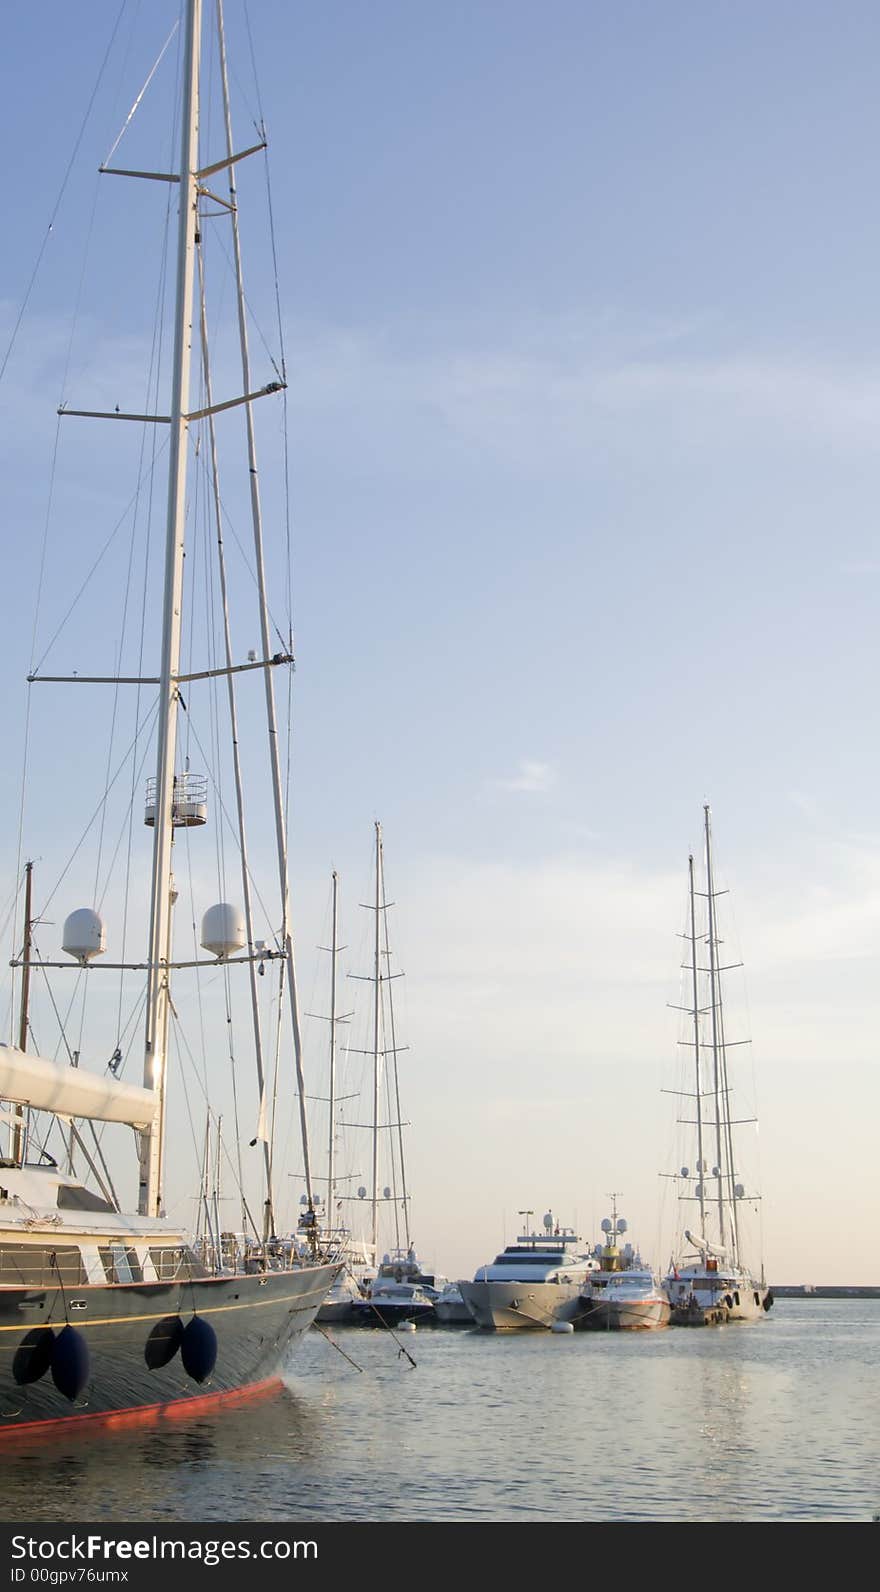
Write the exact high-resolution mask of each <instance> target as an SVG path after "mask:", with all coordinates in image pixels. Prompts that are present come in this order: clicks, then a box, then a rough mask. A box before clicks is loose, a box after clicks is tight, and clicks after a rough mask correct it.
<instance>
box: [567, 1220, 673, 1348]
mask: <svg viewBox="0 0 880 1592" xmlns="http://www.w3.org/2000/svg"><path fill="white" fill-rule="evenodd" d="M610 1199H611V1215H610V1216H606V1217H605V1218H604V1220H603V1222H602V1232H603V1233H604V1235H605V1243H604V1244H603V1245H599V1244H597V1245H596V1248H595V1249H594V1251H593V1254H594V1255H595V1257H596V1259H597V1261H598V1262H599V1267H598V1270H597V1271H594V1272H592V1273H591V1275H590V1277H589V1279H588V1281H587V1286H586V1288H585V1290H584V1293H583V1296H582V1304H583V1311H582V1313H581V1315H580V1316H579V1317H578V1318H577V1319H576V1321H575V1326H577V1327H585V1328H588V1329H590V1330H596V1329H600V1330H606V1331H607V1330H608V1329H620V1328H633V1327H665V1326H668V1324H669V1315H670V1309H669V1300H668V1299H667V1297H666V1294H665V1293H664V1291H663V1289H662V1288H661V1287H660V1285H659V1283H658V1282H657V1279H656V1278H655V1276H654V1273H653V1272H652V1271H651V1270H650V1268H649V1267H647V1266H645V1264H644V1262H643V1261H642V1257H641V1255H640V1254H639V1252H638V1250H637V1249H634V1248H633V1246H632V1244H630V1243H625V1244H622V1245H621V1244H620V1243H619V1240H620V1239H621V1238H622V1237H623V1235H624V1233H625V1232H626V1230H627V1223H626V1220H625V1219H624V1217H622V1216H618V1214H617V1195H616V1194H612V1195H610Z"/></svg>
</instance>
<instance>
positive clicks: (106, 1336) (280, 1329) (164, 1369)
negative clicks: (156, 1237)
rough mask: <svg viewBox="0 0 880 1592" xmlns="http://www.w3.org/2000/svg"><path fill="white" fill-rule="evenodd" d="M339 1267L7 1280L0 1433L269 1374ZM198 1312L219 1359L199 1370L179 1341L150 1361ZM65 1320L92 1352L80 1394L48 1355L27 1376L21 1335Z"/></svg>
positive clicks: (174, 1400)
mask: <svg viewBox="0 0 880 1592" xmlns="http://www.w3.org/2000/svg"><path fill="white" fill-rule="evenodd" d="M337 1270H338V1267H337V1266H335V1265H329V1266H308V1267H302V1268H296V1269H292V1270H289V1271H277V1272H276V1271H268V1272H263V1273H248V1274H246V1275H237V1276H222V1277H209V1278H201V1279H194V1280H192V1281H189V1280H186V1281H184V1280H178V1281H176V1282H173V1283H158V1282H145V1283H115V1284H105V1285H100V1284H96V1285H90V1286H81V1287H78V1288H76V1287H74V1288H68V1289H66V1290H65V1294H64V1295H63V1294H62V1292H61V1290H60V1289H55V1288H47V1289H40V1288H28V1287H2V1288H0V1441H2V1439H3V1436H4V1434H6V1433H8V1432H13V1431H22V1430H26V1429H27V1428H28V1427H35V1428H37V1427H41V1426H42V1427H47V1426H48V1427H51V1426H52V1425H53V1423H55V1422H61V1421H64V1422H65V1424H66V1425H70V1424H71V1423H74V1424H75V1422H76V1420H77V1419H84V1418H88V1417H92V1418H94V1417H100V1416H105V1417H109V1416H113V1415H119V1414H123V1413H129V1414H132V1415H135V1414H137V1413H138V1412H146V1411H153V1412H155V1411H161V1410H162V1409H165V1408H166V1407H169V1406H185V1405H186V1404H188V1403H193V1402H195V1401H198V1403H200V1404H204V1401H205V1399H206V1398H209V1399H221V1398H223V1397H225V1396H232V1395H235V1394H239V1393H243V1392H244V1391H245V1390H247V1389H259V1388H260V1387H262V1386H264V1385H266V1384H268V1383H271V1382H272V1381H273V1380H275V1379H277V1378H278V1376H279V1373H280V1371H281V1368H282V1365H283V1363H284V1360H285V1358H286V1355H287V1353H288V1351H289V1349H290V1347H291V1345H292V1344H294V1343H295V1342H296V1340H297V1339H298V1338H299V1337H301V1336H302V1334H303V1332H305V1331H306V1329H307V1328H308V1327H309V1326H310V1325H311V1323H312V1321H313V1320H314V1318H315V1315H316V1313H317V1311H318V1307H319V1305H320V1304H321V1301H322V1299H323V1298H324V1296H325V1295H326V1293H327V1291H328V1289H329V1287H330V1286H331V1284H332V1282H333V1279H334V1277H335V1275H336V1272H337ZM65 1295H66V1297H65ZM195 1315H197V1316H198V1317H199V1318H200V1319H201V1320H203V1321H204V1322H207V1323H208V1325H209V1326H210V1327H211V1328H212V1329H213V1332H214V1334H215V1335H216V1349H217V1355H216V1361H215V1363H214V1365H213V1368H211V1369H210V1371H209V1372H208V1373H207V1374H205V1375H204V1376H203V1378H202V1380H201V1381H198V1380H196V1379H195V1378H194V1377H193V1376H191V1375H189V1374H188V1373H187V1371H186V1369H185V1367H184V1365H183V1362H182V1357H181V1352H180V1350H179V1349H178V1350H177V1351H176V1352H175V1353H174V1354H173V1357H172V1358H171V1359H170V1360H169V1361H168V1363H167V1364H165V1365H156V1364H155V1363H154V1364H153V1368H151V1367H150V1365H149V1364H148V1363H147V1354H148V1353H149V1354H150V1357H151V1359H152V1360H153V1361H154V1362H155V1360H156V1358H157V1340H160V1342H161V1341H167V1333H168V1326H169V1324H173V1323H174V1322H175V1321H179V1322H180V1323H181V1324H182V1326H183V1327H185V1326H186V1325H187V1323H188V1322H189V1321H190V1320H191V1319H192V1318H193V1317H194V1316H195ZM66 1322H69V1323H70V1325H71V1326H73V1327H74V1328H75V1329H76V1332H77V1333H78V1334H79V1337H80V1340H82V1342H84V1344H85V1347H86V1350H87V1353H88V1377H87V1380H86V1382H85V1386H84V1387H83V1389H82V1392H81V1393H79V1394H78V1395H77V1396H76V1397H75V1398H73V1399H70V1398H67V1397H65V1396H64V1394H63V1393H61V1392H59V1390H58V1388H57V1387H56V1386H55V1383H54V1382H53V1379H52V1373H51V1370H50V1369H49V1367H48V1365H47V1366H46V1368H45V1370H44V1371H43V1374H42V1375H40V1376H39V1378H38V1379H37V1380H36V1381H29V1380H23V1378H27V1377H28V1375H29V1374H30V1373H31V1372H32V1371H33V1370H34V1369H37V1370H38V1369H39V1366H38V1365H35V1362H34V1361H33V1360H30V1359H29V1354H28V1345H27V1344H25V1343H24V1341H23V1340H25V1338H29V1339H31V1340H32V1339H33V1336H34V1335H35V1334H38V1333H40V1332H41V1331H42V1330H44V1329H45V1328H47V1327H48V1328H50V1329H51V1330H52V1331H53V1332H54V1333H55V1334H56V1336H57V1335H58V1334H60V1332H61V1330H62V1329H63V1328H64V1326H65V1323H66ZM151 1334H153V1337H152V1339H151ZM163 1334H165V1339H164V1340H163ZM148 1342H149V1343H150V1349H149V1350H148ZM159 1357H161V1353H160V1355H159ZM197 1369H198V1368H197Z"/></svg>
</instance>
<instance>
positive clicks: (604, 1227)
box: [599, 1216, 611, 1233]
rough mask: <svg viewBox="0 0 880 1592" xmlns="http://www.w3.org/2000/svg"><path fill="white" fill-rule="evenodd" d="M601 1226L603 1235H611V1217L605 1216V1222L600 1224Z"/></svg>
mask: <svg viewBox="0 0 880 1592" xmlns="http://www.w3.org/2000/svg"><path fill="white" fill-rule="evenodd" d="M599 1225H600V1227H601V1229H602V1231H603V1233H610V1232H611V1218H610V1217H608V1216H605V1217H604V1218H603V1220H602V1221H601V1222H600V1223H599Z"/></svg>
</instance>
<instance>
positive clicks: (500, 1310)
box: [458, 1211, 598, 1332]
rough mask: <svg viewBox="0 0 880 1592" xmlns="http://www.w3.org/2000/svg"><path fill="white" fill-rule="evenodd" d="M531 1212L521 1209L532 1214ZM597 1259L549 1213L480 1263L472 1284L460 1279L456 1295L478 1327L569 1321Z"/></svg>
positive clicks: (579, 1309)
mask: <svg viewBox="0 0 880 1592" xmlns="http://www.w3.org/2000/svg"><path fill="white" fill-rule="evenodd" d="M531 1214H532V1212H531V1211H527V1212H520V1215H528V1216H531ZM596 1270H598V1261H597V1260H596V1259H595V1257H594V1256H593V1255H592V1254H591V1253H590V1252H589V1250H588V1249H585V1248H584V1242H583V1239H581V1238H579V1237H578V1235H577V1233H575V1231H574V1229H573V1228H571V1227H563V1228H561V1229H560V1227H559V1223H558V1222H557V1221H556V1219H555V1218H554V1216H553V1213H552V1211H548V1212H547V1214H546V1216H545V1217H544V1231H543V1233H536V1232H534V1231H531V1232H526V1233H523V1234H522V1235H521V1236H520V1237H519V1238H518V1239H517V1240H516V1243H515V1244H508V1246H507V1248H506V1249H505V1250H503V1251H502V1253H501V1254H500V1255H496V1256H495V1259H494V1260H493V1261H491V1262H489V1264H488V1265H486V1266H481V1267H480V1268H479V1270H478V1271H477V1273H476V1276H475V1277H474V1280H473V1282H460V1283H459V1285H458V1286H459V1289H460V1290H461V1297H462V1299H463V1300H464V1302H465V1304H466V1305H467V1307H468V1309H469V1310H470V1312H471V1315H472V1316H473V1318H474V1320H475V1321H476V1323H477V1326H479V1327H486V1328H488V1329H490V1330H494V1331H496V1332H500V1331H510V1330H514V1329H517V1328H532V1327H548V1328H552V1327H553V1326H554V1324H555V1323H556V1322H561V1321H567V1322H572V1323H573V1322H574V1320H575V1318H576V1317H577V1316H578V1315H580V1314H581V1313H582V1311H583V1309H584V1305H583V1302H582V1298H581V1295H582V1293H583V1292H584V1289H585V1287H586V1286H587V1282H588V1278H589V1276H590V1274H591V1272H594V1271H596Z"/></svg>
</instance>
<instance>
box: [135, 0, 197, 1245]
mask: <svg viewBox="0 0 880 1592" xmlns="http://www.w3.org/2000/svg"><path fill="white" fill-rule="evenodd" d="M201 20H202V7H201V0H187V8H186V36H185V42H184V59H183V105H182V137H181V153H180V216H179V221H178V232H177V304H176V309H175V315H174V360H173V374H172V393H171V425H170V433H171V435H170V446H169V466H168V518H167V529H166V537H165V595H164V605H163V620H162V659H161V674H160V686H159V718H158V732H157V733H158V749H157V762H156V809H155V826H154V831H153V877H152V891H151V901H150V956H149V976H148V984H147V1025H146V1041H145V1048H144V1084H145V1087H147V1088H148V1089H153V1090H154V1091H155V1095H156V1110H155V1115H154V1117H153V1121H152V1124H151V1126H150V1128H149V1129H148V1130H147V1132H146V1133H144V1134H143V1135H142V1136H141V1155H140V1189H139V1197H138V1209H139V1211H140V1213H141V1215H147V1216H158V1215H159V1214H160V1213H161V1206H162V1163H163V1151H164V1131H165V1082H166V1072H167V1066H168V1018H169V990H168V978H169V963H170V961H171V913H172V908H173V905H174V899H175V890H174V879H173V875H172V860H171V859H172V842H173V823H172V819H173V812H172V803H173V798H174V756H175V750H176V745H177V703H178V687H177V676H178V673H179V669H180V631H181V618H182V606H183V559H184V522H185V513H186V465H187V445H188V433H189V422H188V421H187V418H186V413H187V410H188V409H189V378H190V354H191V349H192V304H193V258H194V251H195V234H196V231H197V226H198V214H197V207H198V189H197V181H196V171H197V169H198V120H199V56H200V45H201Z"/></svg>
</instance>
